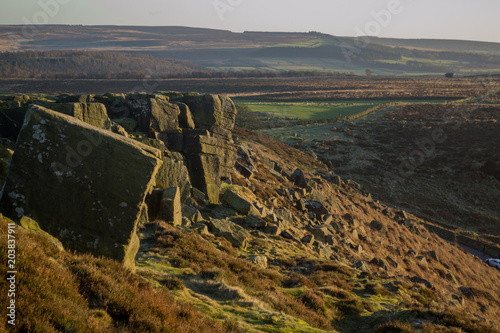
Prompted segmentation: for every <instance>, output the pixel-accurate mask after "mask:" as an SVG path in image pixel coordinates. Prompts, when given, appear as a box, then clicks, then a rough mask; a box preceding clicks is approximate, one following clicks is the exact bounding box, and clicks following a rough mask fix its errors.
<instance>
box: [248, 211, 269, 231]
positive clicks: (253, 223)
mask: <svg viewBox="0 0 500 333" xmlns="http://www.w3.org/2000/svg"><path fill="white" fill-rule="evenodd" d="M266 225H267V224H266V221H264V220H262V219H261V218H259V217H258V216H255V215H253V214H252V215H248V216H247V217H246V218H245V226H246V227H248V228H258V229H261V228H265V227H266Z"/></svg>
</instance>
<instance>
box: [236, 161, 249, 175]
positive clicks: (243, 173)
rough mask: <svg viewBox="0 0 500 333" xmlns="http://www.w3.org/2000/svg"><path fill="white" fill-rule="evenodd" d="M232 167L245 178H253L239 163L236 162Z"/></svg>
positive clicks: (247, 169)
mask: <svg viewBox="0 0 500 333" xmlns="http://www.w3.org/2000/svg"><path fill="white" fill-rule="evenodd" d="M234 167H235V168H236V171H238V172H239V173H240V174H241V175H242V176H243V177H245V178H251V177H252V176H253V172H252V170H250V169H249V168H247V167H246V166H244V165H242V164H240V163H239V162H236V164H235V165H234Z"/></svg>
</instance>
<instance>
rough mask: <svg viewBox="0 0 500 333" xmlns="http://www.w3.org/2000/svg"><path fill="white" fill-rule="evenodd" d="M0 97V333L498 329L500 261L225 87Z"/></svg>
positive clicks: (473, 330)
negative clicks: (258, 117)
mask: <svg viewBox="0 0 500 333" xmlns="http://www.w3.org/2000/svg"><path fill="white" fill-rule="evenodd" d="M0 110H1V111H2V113H1V115H2V117H1V118H0V120H1V122H0V133H2V134H3V135H2V136H3V138H2V140H1V141H0V142H1V144H2V148H1V152H2V154H1V155H0V156H1V161H0V162H1V164H0V166H2V168H3V170H6V168H7V167H8V165H9V164H10V165H11V168H10V169H9V172H8V175H7V174H5V173H4V174H3V175H2V177H3V178H2V182H3V181H5V179H6V181H5V184H4V187H3V188H4V190H3V193H2V196H1V199H0V209H1V213H2V214H3V215H4V217H3V218H2V219H1V221H0V228H1V232H2V235H7V234H8V228H10V229H13V228H14V230H15V235H16V240H17V243H16V255H17V261H16V263H15V265H16V269H17V273H16V278H17V280H18V284H17V285H16V288H17V293H18V294H17V296H16V297H15V299H16V302H17V308H16V309H17V313H16V315H17V316H16V318H17V319H16V320H17V324H16V328H15V330H12V329H11V327H10V326H8V324H6V323H5V322H4V324H3V325H2V326H0V327H1V329H3V330H4V331H8V330H9V329H10V331H17V332H24V331H38V332H56V331H77V332H85V331H92V332H109V331H116V332H138V331H140V332H165V331H174V332H390V331H397V332H460V331H463V332H498V326H497V323H496V322H497V321H498V318H499V316H500V298H499V297H498V295H500V286H499V284H498V283H497V282H498V278H499V277H500V271H498V270H496V269H494V268H492V267H489V266H487V265H486V264H484V263H483V262H482V261H481V260H480V259H479V258H477V257H474V256H472V255H471V254H470V253H468V252H467V251H465V250H463V249H462V248H460V247H459V246H458V245H457V244H453V243H449V242H447V241H445V240H443V239H441V238H440V237H438V236H437V235H436V234H434V233H432V232H430V231H428V230H427V229H426V228H425V227H424V222H425V221H423V220H422V219H421V218H419V217H417V216H415V215H412V214H410V213H408V212H406V211H403V210H400V209H395V208H392V207H390V206H389V205H387V204H385V203H383V202H379V201H376V200H374V199H373V198H372V196H371V194H370V193H368V192H366V191H363V190H361V187H360V185H359V184H358V183H356V182H355V181H353V180H350V179H347V178H346V177H344V178H341V177H339V176H337V175H335V173H334V172H332V171H331V170H330V169H329V168H328V167H327V166H326V165H325V164H323V163H321V162H319V161H318V160H317V159H315V158H314V157H312V156H311V155H309V154H306V153H304V152H303V151H300V150H296V149H294V148H292V147H290V146H288V145H285V144H283V143H281V142H279V141H276V140H274V139H271V138H269V137H267V136H264V135H261V134H257V133H253V132H250V131H246V130H242V129H237V128H236V129H234V128H233V126H234V123H235V120H236V109H235V107H234V105H233V103H232V102H231V100H230V99H228V98H227V97H224V96H215V95H197V94H194V93H189V94H180V93H177V92H172V91H170V92H161V93H157V94H137V93H135V94H133V93H131V94H106V95H95V96H94V95H83V96H74V95H60V96H55V97H54V96H40V95H39V96H10V97H3V98H2V103H1V104H0ZM25 114H27V116H26V117H25V118H24V115H25ZM23 118H24V119H23ZM6 128H8V129H10V133H9V135H5V133H6V132H5V129H6ZM14 141H15V143H14ZM33 151H35V152H36V153H38V154H34V153H33ZM68 153H69V154H70V155H68ZM75 159H76V161H77V163H75ZM27 184H29V186H26V185H27ZM75 198H77V200H75ZM75 212H78V214H75ZM23 214H29V215H30V216H31V217H32V218H28V216H26V215H24V216H23ZM5 216H7V217H5ZM11 219H12V220H14V221H15V222H16V225H15V227H13V225H12V224H8V223H13V222H12V221H11ZM136 230H137V232H136ZM11 234H12V233H11ZM136 235H137V236H136ZM55 237H57V239H56V238H55ZM2 238H3V239H4V240H6V237H2ZM136 240H138V243H136ZM139 243H140V246H139ZM110 244H111V245H110ZM63 247H64V249H63ZM7 249H8V248H7V242H6V241H2V242H1V243H0V250H1V251H0V252H1V253H2V258H3V260H4V261H5V262H6V260H7V253H8V252H7ZM116 249H119V250H116ZM121 249H123V250H124V251H121ZM75 251H76V252H75ZM85 253H87V254H85ZM135 253H137V254H135ZM0 285H1V290H2V292H4V293H6V291H7V290H8V289H9V287H10V288H12V286H11V285H9V284H8V282H7V280H5V279H3V280H2V282H1V283H0Z"/></svg>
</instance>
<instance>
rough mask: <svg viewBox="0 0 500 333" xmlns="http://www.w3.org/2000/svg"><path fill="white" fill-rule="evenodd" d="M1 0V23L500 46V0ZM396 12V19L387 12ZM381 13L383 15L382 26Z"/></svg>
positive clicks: (394, 15) (393, 13) (393, 14)
mask: <svg viewBox="0 0 500 333" xmlns="http://www.w3.org/2000/svg"><path fill="white" fill-rule="evenodd" d="M0 1H1V2H0V24H21V23H31V24H33V23H35V24H36V23H48V24H85V25H103V24H110V25H159V26H166V25H181V26H192V27H207V28H216V29H227V30H232V31H244V30H258V31H312V30H314V31H320V32H324V33H328V34H332V35H337V36H355V35H360V34H363V35H376V36H380V37H401V38H450V39H469V40H483V41H494V42H500V19H499V18H498V16H499V14H500V1H499V0H476V1H472V0H350V1H349V0H300V1H299V0H286V1H278V0H0ZM389 9H390V11H392V13H391V14H390V17H389V16H388V15H383V14H387V13H390V11H389ZM374 13H382V14H381V15H379V17H378V22H377V21H376V16H377V15H374Z"/></svg>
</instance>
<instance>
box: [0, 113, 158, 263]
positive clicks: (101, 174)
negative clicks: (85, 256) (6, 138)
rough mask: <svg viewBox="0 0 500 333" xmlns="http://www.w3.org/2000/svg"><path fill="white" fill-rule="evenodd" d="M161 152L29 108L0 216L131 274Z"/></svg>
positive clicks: (73, 120)
mask: <svg viewBox="0 0 500 333" xmlns="http://www.w3.org/2000/svg"><path fill="white" fill-rule="evenodd" d="M159 157H161V154H160V152H159V151H158V150H157V149H154V148H151V147H148V146H146V145H143V144H140V143H139V142H136V141H133V140H130V139H127V138H124V137H122V136H119V135H116V134H113V133H111V132H109V131H105V130H102V129H99V128H97V127H94V126H91V125H88V124H86V123H84V122H82V121H80V120H78V119H75V118H73V117H70V116H67V115H64V114H61V113H57V112H54V111H51V110H48V109H45V108H43V107H39V106H32V107H31V108H30V110H29V111H28V113H27V115H26V118H25V121H24V126H23V128H22V130H21V133H20V134H19V138H18V140H17V145H16V150H15V153H14V156H13V158H12V163H11V167H10V169H9V175H8V178H7V181H6V183H5V186H4V188H3V190H2V193H0V196H1V199H0V209H1V211H2V212H3V214H5V215H6V216H8V217H10V218H12V219H13V220H17V221H19V220H20V219H21V218H22V217H23V216H28V217H30V218H32V219H34V220H36V221H37V222H38V224H39V225H40V227H41V228H42V229H43V230H44V231H46V232H48V233H49V234H51V235H53V236H54V237H56V238H58V239H59V240H60V241H61V242H62V243H63V244H64V246H65V247H67V248H69V249H72V250H77V251H80V252H90V253H92V254H94V255H103V256H106V257H110V258H114V259H116V260H119V261H121V262H123V263H124V264H125V266H127V267H133V266H134V260H135V254H136V252H137V250H138V247H139V240H138V238H137V235H136V226H137V220H138V219H139V217H140V214H141V209H142V207H143V204H144V200H145V197H146V195H147V193H149V192H150V190H151V189H152V187H153V185H154V178H155V176H156V172H157V171H158V168H159V166H160V163H161V161H160V160H159Z"/></svg>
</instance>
